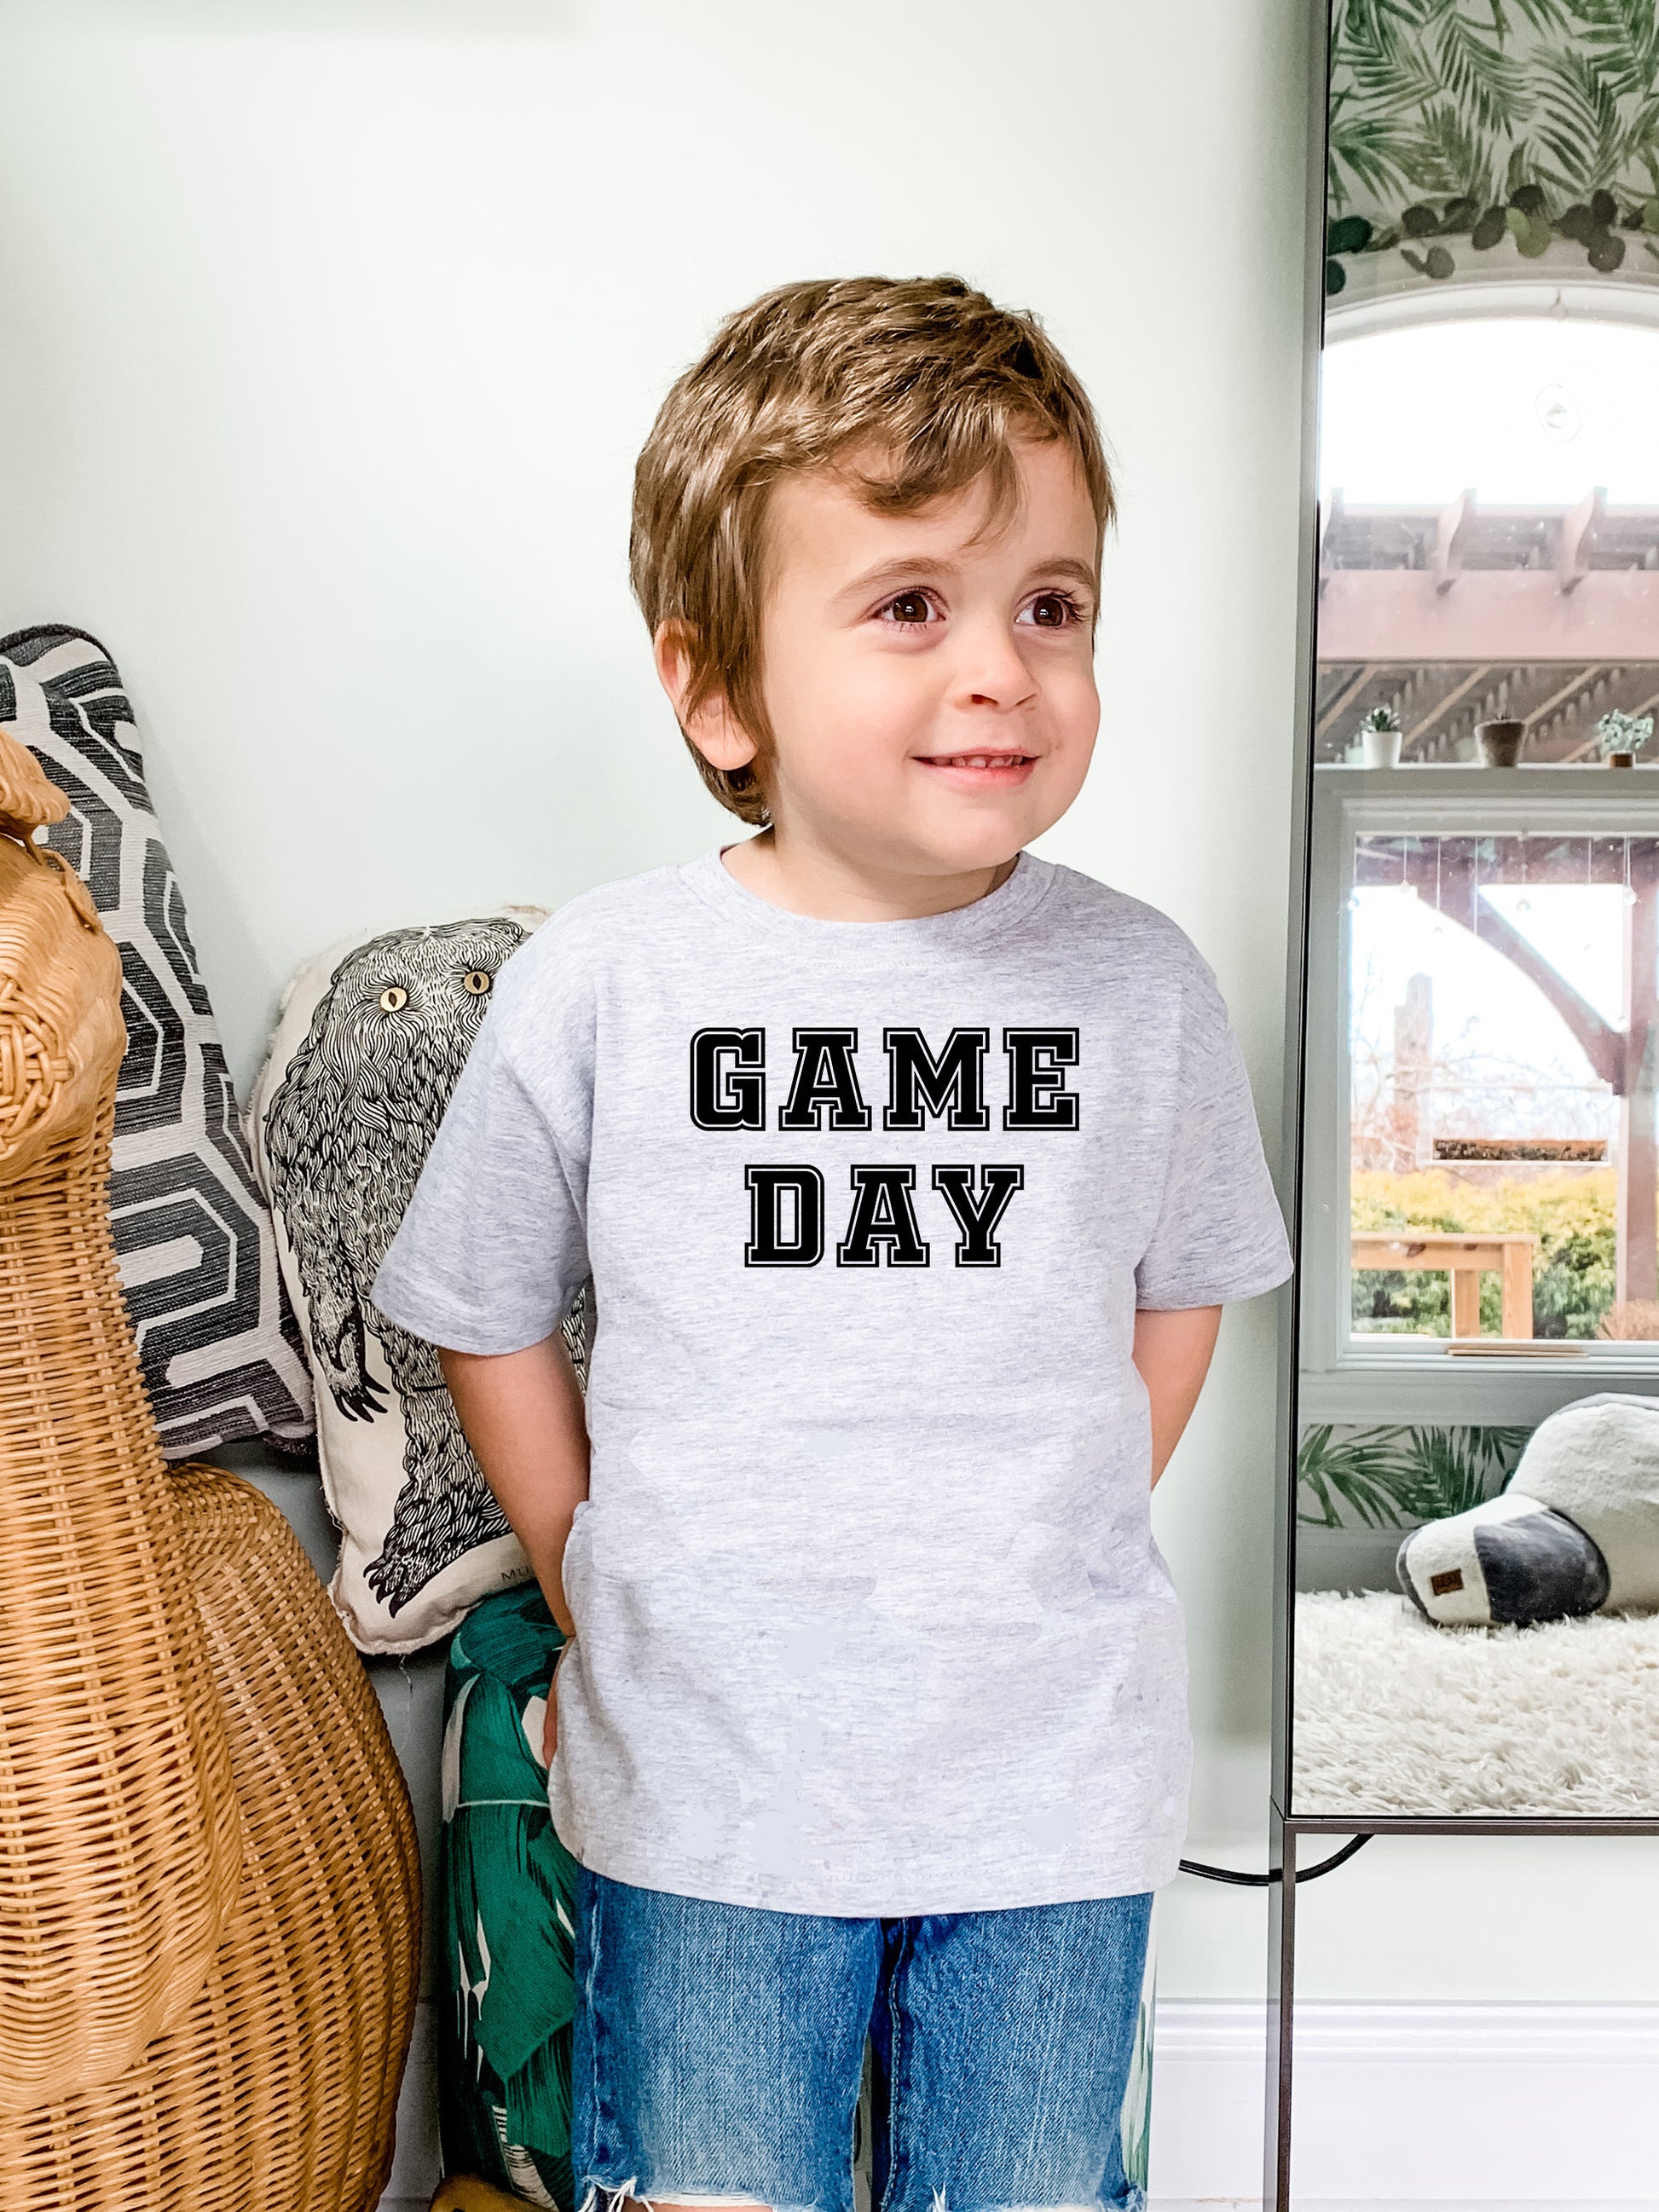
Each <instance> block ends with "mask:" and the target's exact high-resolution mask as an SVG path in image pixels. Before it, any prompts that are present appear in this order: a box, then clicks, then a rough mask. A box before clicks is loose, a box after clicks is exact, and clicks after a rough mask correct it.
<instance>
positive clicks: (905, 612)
mask: <svg viewBox="0 0 1659 2212" xmlns="http://www.w3.org/2000/svg"><path fill="white" fill-rule="evenodd" d="M937 611H938V610H937V609H936V608H935V606H934V605H933V597H932V594H931V593H929V592H895V593H894V595H893V597H892V598H891V599H889V600H888V601H887V602H886V604H885V605H884V606H883V608H882V609H881V614H882V618H883V620H884V621H886V622H891V623H903V624H905V625H907V626H909V625H915V626H917V627H920V625H921V624H922V623H926V622H927V621H930V620H931V619H932V617H933V616H934V614H936V613H937Z"/></svg>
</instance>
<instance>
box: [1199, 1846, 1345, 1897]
mask: <svg viewBox="0 0 1659 2212" xmlns="http://www.w3.org/2000/svg"><path fill="white" fill-rule="evenodd" d="M1370 1840H1371V1839H1370V1837H1369V1836H1356V1837H1355V1838H1354V1839H1353V1841H1352V1843H1351V1844H1343V1846H1342V1848H1341V1850H1340V1851H1333V1852H1332V1853H1331V1856H1330V1857H1329V1858H1328V1859H1321V1861H1320V1862H1319V1864H1318V1865H1317V1866H1310V1868H1309V1869H1308V1870H1307V1872H1306V1873H1305V1874H1304V1873H1303V1872H1302V1871H1301V1869H1299V1868H1298V1869H1297V1877H1296V1879H1297V1885H1298V1887H1299V1886H1300V1885H1301V1884H1302V1883H1303V1882H1304V1881H1318V1879H1319V1877H1320V1875H1322V1874H1330V1873H1332V1872H1333V1871H1334V1869H1336V1868H1338V1867H1340V1866H1344V1865H1346V1863H1347V1862H1348V1860H1350V1859H1351V1858H1352V1857H1353V1855H1354V1853H1355V1852H1356V1851H1363V1850H1364V1848H1365V1846H1366V1844H1368V1843H1370ZM1181 1871H1182V1874H1195V1875H1198V1877H1199V1879H1200V1881H1231V1882H1233V1883H1235V1884H1237V1887H1239V1888H1240V1889H1271V1888H1272V1887H1273V1884H1274V1883H1275V1882H1276V1881H1283V1880H1284V1876H1283V1875H1281V1874H1280V1873H1279V1869H1278V1868H1277V1867H1275V1868H1274V1869H1273V1872H1272V1873H1271V1874H1244V1873H1242V1872H1241V1871H1240V1869H1238V1868H1237V1867H1212V1866H1205V1865H1203V1864H1201V1863H1200V1861H1199V1860H1197V1859H1182V1862H1181Z"/></svg>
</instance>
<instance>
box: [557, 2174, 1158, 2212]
mask: <svg viewBox="0 0 1659 2212" xmlns="http://www.w3.org/2000/svg"><path fill="white" fill-rule="evenodd" d="M575 2195H576V2212H596V2208H597V2207H598V2206H599V2199H600V2198H601V2197H603V2198H604V2199H605V2203H604V2206H603V2208H600V2212H623V2208H625V2207H627V2206H629V2205H635V2204H637V2205H641V2206H643V2207H644V2208H645V2212H650V2208H651V2207H652V2206H653V2205H657V2204H688V2205H693V2206H696V2207H699V2208H707V2212H718V2208H721V2207H729V2208H730V2212H740V2208H741V2207H743V2206H745V2205H747V2206H755V2207H760V2206H765V2205H766V2204H767V2203H768V2199H767V2198H765V2197H750V2196H747V2195H744V2194H743V2193H741V2192H738V2191H732V2192H729V2193H726V2192H714V2193H710V2192H708V2191H703V2190H699V2189H659V2190H653V2192H652V2193H651V2195H650V2196H649V2197H647V2196H644V2195H642V2194H641V2191H640V2188H639V2185H638V2182H637V2180H636V2179H635V2177H634V2176H633V2175H631V2174H630V2175H629V2179H627V2180H626V2181H601V2180H599V2179H598V2178H597V2176H595V2175H593V2174H588V2175H587V2176H586V2178H585V2179H584V2180H583V2182H582V2185H581V2187H580V2189H579V2190H578V2191H576V2192H575ZM771 2212H817V2205H816V2204H775V2205H773V2206H772V2207H771ZM1131 2212H1139V2208H1131Z"/></svg>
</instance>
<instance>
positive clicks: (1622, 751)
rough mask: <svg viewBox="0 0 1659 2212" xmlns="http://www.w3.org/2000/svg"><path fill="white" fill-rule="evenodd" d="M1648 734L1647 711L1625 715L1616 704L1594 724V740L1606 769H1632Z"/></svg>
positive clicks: (1650, 721)
mask: <svg viewBox="0 0 1659 2212" xmlns="http://www.w3.org/2000/svg"><path fill="white" fill-rule="evenodd" d="M1652 735H1653V717H1652V715H1651V714H1624V713H1622V712H1621V711H1620V708H1617V707H1615V708H1613V710H1612V711H1611V713H1609V714H1603V715H1602V717H1601V720H1600V721H1599V722H1598V723H1597V724H1596V726H1595V742H1596V744H1597V745H1598V746H1599V747H1600V749H1601V759H1602V762H1603V763H1604V764H1605V765H1606V766H1607V767H1608V768H1634V767H1635V765H1636V756H1637V754H1638V752H1640V751H1641V750H1642V748H1643V746H1644V744H1646V743H1647V741H1648V739H1649V738H1650V737H1651V736H1652Z"/></svg>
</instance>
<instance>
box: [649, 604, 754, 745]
mask: <svg viewBox="0 0 1659 2212" xmlns="http://www.w3.org/2000/svg"><path fill="white" fill-rule="evenodd" d="M652 651H653V656H654V658H655V660H656V663H657V677H658V680H659V683H660V684H661V685H662V688H663V690H665V692H666V693H667V694H668V703H669V705H670V706H671V707H672V708H673V709H674V716H675V720H677V721H678V724H679V726H680V727H681V729H683V730H684V732H685V734H686V736H687V737H688V738H690V740H691V742H692V744H694V745H695V746H696V749H697V750H698V751H699V752H700V753H701V754H702V757H703V758H704V759H705V760H706V761H707V762H708V764H709V766H710V767H711V768H718V769H725V770H726V773H727V774H728V775H729V774H730V773H731V771H732V769H738V768H747V767H748V765H749V763H750V761H752V760H753V759H754V757H755V754H756V751H757V747H756V744H755V740H754V739H753V738H751V737H750V735H749V732H747V731H746V730H745V729H744V727H743V726H742V724H741V723H740V722H739V721H738V720H737V718H736V716H735V715H734V714H732V706H731V702H730V701H729V700H728V699H727V697H726V694H725V692H724V691H711V692H710V693H708V696H706V697H704V698H703V699H702V700H701V701H699V702H698V703H697V705H696V706H695V707H690V708H688V706H687V704H686V702H687V701H688V700H689V699H690V696H691V678H692V660H691V653H690V646H689V643H688V641H687V638H686V634H685V629H684V625H683V624H682V623H664V624H663V626H662V628H661V629H659V631H658V632H657V635H656V638H655V640H654V641H653V647H652Z"/></svg>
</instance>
